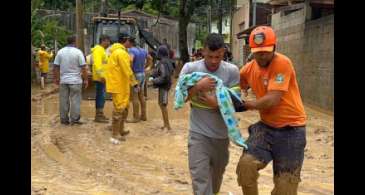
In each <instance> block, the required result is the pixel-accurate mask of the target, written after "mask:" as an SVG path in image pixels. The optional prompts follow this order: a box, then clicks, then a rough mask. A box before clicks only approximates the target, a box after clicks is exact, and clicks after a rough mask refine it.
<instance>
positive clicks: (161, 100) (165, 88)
mask: <svg viewBox="0 0 365 195" xmlns="http://www.w3.org/2000/svg"><path fill="white" fill-rule="evenodd" d="M157 58H158V59H159V61H158V63H157V64H156V68H155V69H154V71H153V72H152V75H151V79H150V81H151V82H152V83H153V86H155V87H156V88H158V105H159V106H160V109H161V113H162V118H163V124H164V125H163V127H162V129H167V130H171V126H170V122H169V116H168V110H167V104H168V96H169V90H170V88H171V85H172V81H171V76H172V75H173V73H174V68H173V66H172V64H171V60H169V50H168V48H167V47H166V46H164V45H162V46H160V47H159V48H158V50H157Z"/></svg>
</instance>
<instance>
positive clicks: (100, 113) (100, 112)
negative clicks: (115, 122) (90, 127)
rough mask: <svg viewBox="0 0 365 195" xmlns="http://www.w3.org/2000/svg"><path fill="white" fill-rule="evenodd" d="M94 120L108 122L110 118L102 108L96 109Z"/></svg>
mask: <svg viewBox="0 0 365 195" xmlns="http://www.w3.org/2000/svg"><path fill="white" fill-rule="evenodd" d="M94 122H97V123H108V122H109V119H108V118H106V117H105V115H104V113H103V110H102V109H96V113H95V119H94Z"/></svg>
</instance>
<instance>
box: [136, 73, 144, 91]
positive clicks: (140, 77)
mask: <svg viewBox="0 0 365 195" xmlns="http://www.w3.org/2000/svg"><path fill="white" fill-rule="evenodd" d="M134 75H135V77H136V79H137V81H139V86H140V88H141V89H143V86H144V82H145V74H144V72H137V73H134Z"/></svg>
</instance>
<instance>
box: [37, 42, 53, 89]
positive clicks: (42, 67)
mask: <svg viewBox="0 0 365 195" xmlns="http://www.w3.org/2000/svg"><path fill="white" fill-rule="evenodd" d="M52 57H53V53H52V52H51V53H48V52H47V51H46V46H45V45H44V44H42V45H41V49H40V50H39V51H38V58H39V63H38V68H39V71H40V72H41V88H42V89H44V85H45V80H46V79H47V74H48V71H49V60H50V59H51V58H52Z"/></svg>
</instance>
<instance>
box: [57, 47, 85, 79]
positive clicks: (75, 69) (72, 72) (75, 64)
mask: <svg viewBox="0 0 365 195" xmlns="http://www.w3.org/2000/svg"><path fill="white" fill-rule="evenodd" d="M53 64H54V65H55V66H59V67H60V75H61V76H60V83H61V84H82V78H81V68H82V67H83V66H85V64H86V62H85V57H84V54H83V53H82V51H81V50H79V49H78V48H76V47H72V46H66V47H64V48H62V49H61V50H59V51H58V52H57V55H56V58H55V60H54V62H53Z"/></svg>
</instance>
